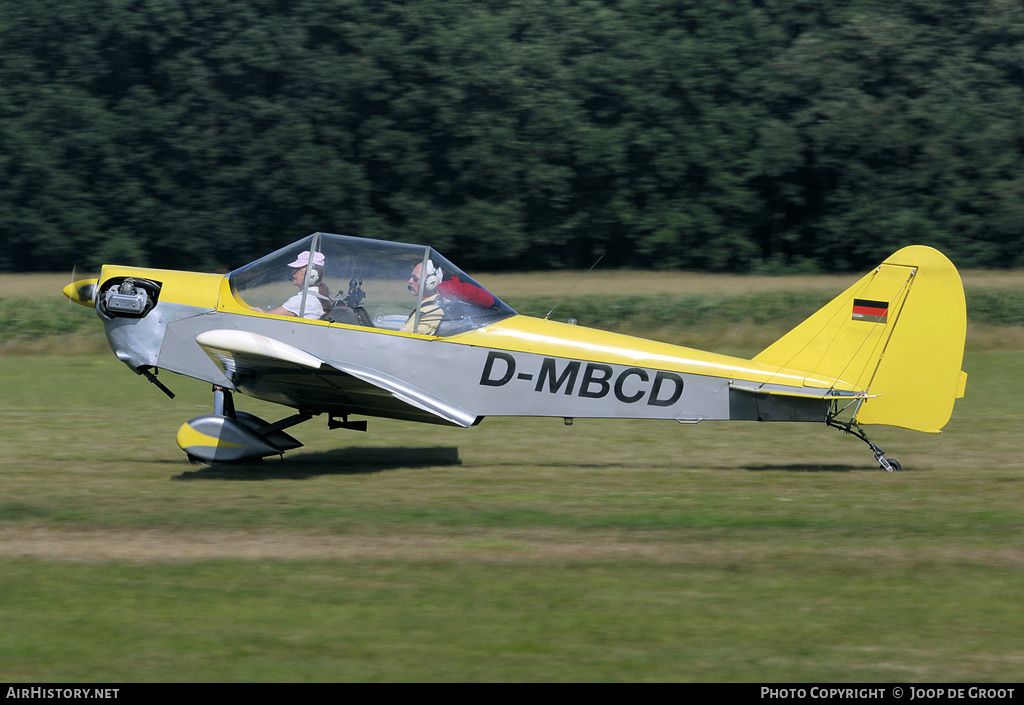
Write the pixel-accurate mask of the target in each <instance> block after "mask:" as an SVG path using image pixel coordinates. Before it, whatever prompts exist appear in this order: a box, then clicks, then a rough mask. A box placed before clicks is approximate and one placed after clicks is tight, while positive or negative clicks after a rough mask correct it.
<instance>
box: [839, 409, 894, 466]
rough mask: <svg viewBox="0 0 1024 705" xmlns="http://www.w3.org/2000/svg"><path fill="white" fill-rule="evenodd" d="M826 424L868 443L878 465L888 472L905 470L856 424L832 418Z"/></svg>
mask: <svg viewBox="0 0 1024 705" xmlns="http://www.w3.org/2000/svg"><path fill="white" fill-rule="evenodd" d="M825 424H826V425H828V426H831V427H832V428H838V429H839V430H840V431H842V432H843V433H848V434H850V435H851V436H856V437H857V438H859V439H861V440H862V441H864V442H865V443H867V444H868V446H869V447H870V448H871V452H872V453H874V454H875V460H877V461H878V464H879V465H881V466H882V469H883V470H885V471H886V472H894V471H899V470H902V469H903V466H902V465H900V461H898V460H896V458H886V457H885V451H884V450H882V449H881V448H879V447H878V446H876V445H875V444H874V443H872V442H871V439H870V438H868V437H867V434H865V433H864V430H863V429H862V428H861V427H860V426H857V425H856V424H854V423H848V422H844V421H836V420H835V419H834V418H832V417H829V418H827V419H825Z"/></svg>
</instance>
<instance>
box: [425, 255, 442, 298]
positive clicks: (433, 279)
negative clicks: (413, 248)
mask: <svg viewBox="0 0 1024 705" xmlns="http://www.w3.org/2000/svg"><path fill="white" fill-rule="evenodd" d="M442 277H444V272H442V271H441V268H440V267H435V266H434V263H433V262H432V261H431V260H429V259H428V260H427V276H425V277H423V289H424V291H436V290H437V286H438V284H440V283H441V279H442Z"/></svg>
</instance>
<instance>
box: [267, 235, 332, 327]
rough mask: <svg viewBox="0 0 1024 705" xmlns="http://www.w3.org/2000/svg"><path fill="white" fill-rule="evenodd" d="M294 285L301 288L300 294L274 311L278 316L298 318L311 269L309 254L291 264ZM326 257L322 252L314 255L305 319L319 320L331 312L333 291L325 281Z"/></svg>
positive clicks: (306, 253) (304, 253) (302, 255)
mask: <svg viewBox="0 0 1024 705" xmlns="http://www.w3.org/2000/svg"><path fill="white" fill-rule="evenodd" d="M288 267H290V268H291V270H292V272H291V279H292V284H294V285H295V286H297V287H299V293H297V294H295V296H293V297H291V298H290V299H288V300H287V301H285V302H284V303H283V304H281V305H280V306H278V307H277V308H275V309H274V310H272V311H267V313H272V314H274V315H277V316H298V315H299V308H300V307H301V306H302V289H303V287H304V285H305V283H306V270H307V268H308V267H309V252H302V253H300V254H299V256H298V258H297V259H296V260H295V261H294V262H289V263H288ZM323 279H324V256H323V254H322V253H320V252H315V253H313V268H312V269H310V270H309V291H308V292H306V310H305V311H304V313H303V316H302V317H303V318H310V319H313V320H319V319H321V318H323V316H324V314H325V313H326V312H327V311H328V310H330V302H331V291H330V289H328V288H327V285H326V284H325V283H324V281H323Z"/></svg>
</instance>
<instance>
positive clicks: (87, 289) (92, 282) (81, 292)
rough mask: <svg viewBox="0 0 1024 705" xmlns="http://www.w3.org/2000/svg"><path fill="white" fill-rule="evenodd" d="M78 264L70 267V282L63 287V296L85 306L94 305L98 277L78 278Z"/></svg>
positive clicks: (91, 306) (92, 306)
mask: <svg viewBox="0 0 1024 705" xmlns="http://www.w3.org/2000/svg"><path fill="white" fill-rule="evenodd" d="M77 270H78V265H75V266H74V267H72V268H71V283H70V284H68V285H67V286H66V287H64V296H66V297H68V301H74V302H75V303H76V304H79V305H80V306H85V307H86V308H95V307H96V285H97V284H98V283H99V280H98V279H95V278H94V279H78V273H77Z"/></svg>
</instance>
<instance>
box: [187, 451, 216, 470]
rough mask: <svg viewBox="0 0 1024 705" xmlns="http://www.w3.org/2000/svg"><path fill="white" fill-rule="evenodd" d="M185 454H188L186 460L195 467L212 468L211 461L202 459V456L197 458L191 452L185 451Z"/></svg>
mask: <svg viewBox="0 0 1024 705" xmlns="http://www.w3.org/2000/svg"><path fill="white" fill-rule="evenodd" d="M186 455H188V462H189V463H191V464H192V465H194V466H196V467H197V468H212V467H213V462H212V461H209V460H203V459H202V458H197V457H196V456H194V455H192V454H191V453H186Z"/></svg>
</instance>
